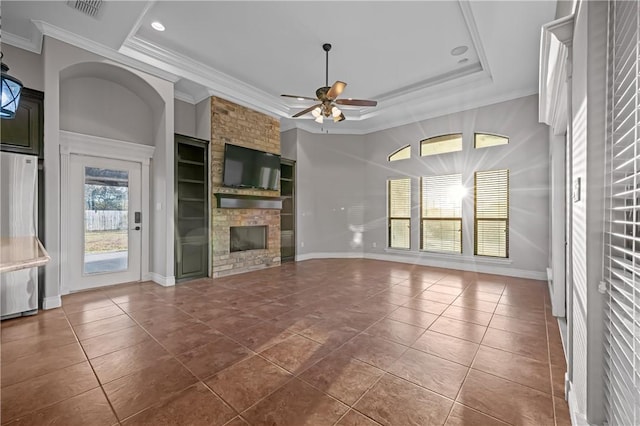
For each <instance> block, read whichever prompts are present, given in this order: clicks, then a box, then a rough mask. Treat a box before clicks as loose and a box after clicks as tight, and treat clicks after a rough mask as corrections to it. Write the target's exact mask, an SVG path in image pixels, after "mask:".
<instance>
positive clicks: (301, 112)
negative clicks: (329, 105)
mask: <svg viewBox="0 0 640 426" xmlns="http://www.w3.org/2000/svg"><path fill="white" fill-rule="evenodd" d="M319 106H322V104H317V105H313V106H310V107H309V108H307V109H303V110H302V111H300V112H299V113H297V114H295V115H294V116H292V117H291V118H297V117H300V116H301V115H305V114H306V113H308V112H311V111H313V110H314V109H316V108H318V107H319Z"/></svg>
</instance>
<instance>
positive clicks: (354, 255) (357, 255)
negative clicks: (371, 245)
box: [296, 251, 364, 262]
mask: <svg viewBox="0 0 640 426" xmlns="http://www.w3.org/2000/svg"><path fill="white" fill-rule="evenodd" d="M363 258H364V256H363V253H361V252H348V251H347V252H337V253H324V252H320V253H307V254H301V255H296V262H301V261H303V260H311V259H363Z"/></svg>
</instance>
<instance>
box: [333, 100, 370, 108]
mask: <svg viewBox="0 0 640 426" xmlns="http://www.w3.org/2000/svg"><path fill="white" fill-rule="evenodd" d="M335 102H336V103H337V104H338V105H353V106H365V107H374V106H376V105H378V101H368V100H366V99H337V100H336V101H335Z"/></svg>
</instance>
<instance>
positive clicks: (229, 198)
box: [210, 96, 281, 278]
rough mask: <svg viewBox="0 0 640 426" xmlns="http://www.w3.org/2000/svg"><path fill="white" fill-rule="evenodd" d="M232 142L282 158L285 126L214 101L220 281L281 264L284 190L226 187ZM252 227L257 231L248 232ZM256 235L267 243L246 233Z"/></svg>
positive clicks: (215, 242)
mask: <svg viewBox="0 0 640 426" xmlns="http://www.w3.org/2000/svg"><path fill="white" fill-rule="evenodd" d="M226 143H230V144H234V145H240V146H244V147H247V148H253V149H257V150H260V151H265V152H271V153H274V154H280V123H279V121H278V120H277V119H275V118H273V117H269V116H268V115H265V114H262V113H259V112H257V111H253V110H251V109H248V108H245V107H243V106H240V105H236V104H234V103H233V102H229V101H227V100H224V99H221V98H217V97H215V96H213V97H211V144H210V147H211V205H212V207H213V208H212V213H211V214H212V217H211V233H212V236H211V242H212V250H211V252H212V268H213V271H212V276H213V277H214V278H215V277H220V276H224V275H231V274H238V273H241V272H248V271H252V270H256V269H262V268H267V267H270V266H277V265H280V206H281V202H280V198H279V197H280V191H269V190H258V189H245V188H227V187H224V186H222V172H223V160H224V145H225V144H226ZM249 228H251V229H253V228H255V229H253V231H247V229H249ZM232 229H234V230H233V231H232ZM256 231H257V232H259V233H261V236H260V235H259V236H258V240H257V242H258V243H261V244H254V243H255V241H254V242H253V243H247V242H246V238H245V237H246V235H245V233H253V232H256ZM234 240H236V242H237V243H239V245H240V246H241V247H240V249H239V250H238V251H235V249H234V250H233V251H232V250H231V248H232V247H231V246H232V244H234ZM263 240H264V242H262V241H263ZM258 247H263V248H258Z"/></svg>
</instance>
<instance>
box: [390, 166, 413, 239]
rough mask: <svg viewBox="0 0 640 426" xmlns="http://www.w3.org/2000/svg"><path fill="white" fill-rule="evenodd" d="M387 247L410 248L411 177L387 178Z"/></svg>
mask: <svg viewBox="0 0 640 426" xmlns="http://www.w3.org/2000/svg"><path fill="white" fill-rule="evenodd" d="M388 190H389V195H388V196H389V247H391V248H403V249H408V248H411V179H409V178H405V179H390V180H389V188H388Z"/></svg>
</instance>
